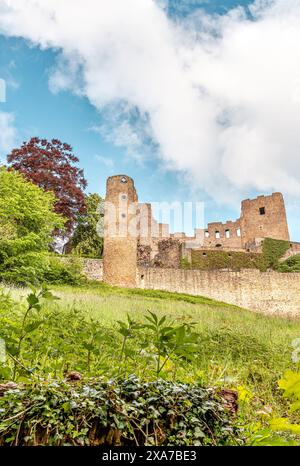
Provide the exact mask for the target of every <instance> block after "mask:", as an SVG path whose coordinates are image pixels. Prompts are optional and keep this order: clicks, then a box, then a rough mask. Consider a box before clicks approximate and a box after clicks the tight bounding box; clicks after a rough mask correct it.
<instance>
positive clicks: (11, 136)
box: [0, 112, 17, 164]
mask: <svg viewBox="0 0 300 466" xmlns="http://www.w3.org/2000/svg"><path fill="white" fill-rule="evenodd" d="M16 135H17V133H16V128H15V126H14V116H13V115H12V114H11V113H6V112H0V164H2V163H5V162H6V155H7V154H8V153H9V151H10V150H11V149H12V148H13V145H14V143H15V140H16Z"/></svg>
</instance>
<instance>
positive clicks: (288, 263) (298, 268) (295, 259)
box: [277, 254, 300, 272]
mask: <svg viewBox="0 0 300 466" xmlns="http://www.w3.org/2000/svg"><path fill="white" fill-rule="evenodd" d="M277 270H278V271H279V272H300V254H296V255H295V256H292V257H290V258H289V259H287V260H285V261H283V262H281V263H280V264H279V265H278V267H277Z"/></svg>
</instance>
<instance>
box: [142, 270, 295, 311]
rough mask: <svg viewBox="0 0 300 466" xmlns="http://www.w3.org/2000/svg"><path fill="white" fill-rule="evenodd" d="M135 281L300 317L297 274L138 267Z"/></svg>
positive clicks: (150, 286)
mask: <svg viewBox="0 0 300 466" xmlns="http://www.w3.org/2000/svg"><path fill="white" fill-rule="evenodd" d="M137 283H138V286H139V287H140V288H145V289H155V290H166V291H175V292H178V293H187V294H193V295H199V296H205V297H208V298H212V299H216V300H219V301H223V302H226V303H229V304H234V305H237V306H241V307H244V308H246V309H250V310H254V311H258V312H262V313H266V314H279V315H283V316H300V273H278V272H259V271H258V270H254V269H251V270H242V271H240V272H231V271H228V270H224V271H223V270H219V271H217V270H213V271H200V270H183V269H166V268H165V269H160V268H144V267H139V268H138V276H137ZM287 290H288V292H287Z"/></svg>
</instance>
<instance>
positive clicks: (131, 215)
mask: <svg viewBox="0 0 300 466" xmlns="http://www.w3.org/2000/svg"><path fill="white" fill-rule="evenodd" d="M137 201H138V198H137V193H136V190H135V187H134V182H133V180H132V179H131V178H130V177H129V176H126V175H118V176H111V177H109V178H108V179H107V182H106V198H105V211H104V251H103V253H104V254H103V279H104V281H105V282H106V283H109V284H110V285H119V286H126V287H135V286H136V273H137V208H138V202H137Z"/></svg>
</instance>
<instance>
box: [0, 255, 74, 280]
mask: <svg viewBox="0 0 300 466" xmlns="http://www.w3.org/2000/svg"><path fill="white" fill-rule="evenodd" d="M81 269H82V266H81V263H80V261H79V260H77V259H76V258H73V259H71V260H70V261H68V262H62V261H61V260H60V259H59V258H58V257H55V256H51V255H49V254H48V253H43V252H28V253H25V254H21V255H17V256H12V257H9V258H8V259H7V260H6V262H5V270H3V271H0V279H1V280H2V281H5V282H6V283H13V284H17V285H27V284H33V285H35V286H37V285H40V284H42V283H49V284H68V285H76V284H79V283H80V282H81V281H82V280H83V276H82V275H81Z"/></svg>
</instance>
